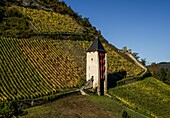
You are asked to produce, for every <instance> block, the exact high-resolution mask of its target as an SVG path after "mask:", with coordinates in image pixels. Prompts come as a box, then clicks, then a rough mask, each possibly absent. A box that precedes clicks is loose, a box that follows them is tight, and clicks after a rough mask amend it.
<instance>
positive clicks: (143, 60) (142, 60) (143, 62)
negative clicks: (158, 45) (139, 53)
mask: <svg viewBox="0 0 170 118" xmlns="http://www.w3.org/2000/svg"><path fill="white" fill-rule="evenodd" d="M140 62H141V63H142V64H143V65H144V66H146V58H144V59H141V61H140Z"/></svg>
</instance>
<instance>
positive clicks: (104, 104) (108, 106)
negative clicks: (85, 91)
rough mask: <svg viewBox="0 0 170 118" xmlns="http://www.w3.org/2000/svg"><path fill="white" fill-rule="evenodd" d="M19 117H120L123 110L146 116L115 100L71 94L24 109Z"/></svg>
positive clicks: (133, 114) (134, 117) (132, 114)
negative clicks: (23, 113)
mask: <svg viewBox="0 0 170 118" xmlns="http://www.w3.org/2000/svg"><path fill="white" fill-rule="evenodd" d="M26 111H27V112H28V114H27V115H25V116H22V117H21V118H38V117H41V118H49V117H50V118H122V113H123V111H127V113H128V114H129V115H130V116H132V117H133V118H146V117H145V116H144V115H141V114H139V113H137V112H134V111H132V110H131V109H129V108H127V107H125V106H124V105H122V104H121V103H119V102H118V101H117V100H114V99H110V98H108V97H100V96H94V95H92V96H80V95H73V96H67V97H65V98H62V99H58V100H56V101H53V102H51V103H47V104H44V105H41V106H36V107H32V108H29V109H26Z"/></svg>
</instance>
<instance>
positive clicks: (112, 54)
mask: <svg viewBox="0 0 170 118" xmlns="http://www.w3.org/2000/svg"><path fill="white" fill-rule="evenodd" d="M78 43H79V44H80V45H81V46H82V48H83V49H84V50H87V49H88V48H89V47H90V45H91V44H92V41H91V42H88V41H78ZM103 46H104V48H105V50H106V51H107V61H108V62H107V63H108V72H109V73H113V72H119V71H126V72H127V77H130V76H135V75H139V74H141V73H142V72H143V71H144V70H143V69H142V68H140V67H138V66H137V65H135V64H134V63H132V62H130V61H129V60H127V59H125V58H124V57H122V56H120V55H119V54H118V53H117V52H116V51H115V50H113V49H112V48H110V47H109V46H108V44H107V43H103Z"/></svg>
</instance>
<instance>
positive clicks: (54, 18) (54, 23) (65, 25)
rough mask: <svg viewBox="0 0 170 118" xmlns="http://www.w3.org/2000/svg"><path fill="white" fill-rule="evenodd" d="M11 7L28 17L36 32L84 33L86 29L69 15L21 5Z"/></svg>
mask: <svg viewBox="0 0 170 118" xmlns="http://www.w3.org/2000/svg"><path fill="white" fill-rule="evenodd" d="M10 9H17V10H19V12H20V13H22V14H23V15H24V16H25V17H28V18H27V19H28V20H29V23H30V25H31V26H30V27H31V29H33V31H34V33H36V34H55V33H73V34H82V33H83V30H84V29H83V27H81V26H80V25H78V24H77V23H76V22H75V21H74V20H73V19H72V18H71V17H70V16H68V15H62V14H59V13H54V12H48V11H44V10H38V9H31V8H25V7H19V6H12V7H11V8H10Z"/></svg>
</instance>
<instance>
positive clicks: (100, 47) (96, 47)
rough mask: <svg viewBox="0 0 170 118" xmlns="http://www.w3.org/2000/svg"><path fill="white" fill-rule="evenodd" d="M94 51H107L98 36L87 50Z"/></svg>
mask: <svg viewBox="0 0 170 118" xmlns="http://www.w3.org/2000/svg"><path fill="white" fill-rule="evenodd" d="M94 51H98V52H104V53H106V50H105V49H104V47H103V45H102V43H101V42H100V40H99V38H98V37H97V38H96V39H95V40H94V41H93V43H92V45H91V46H90V48H89V49H88V50H87V52H94Z"/></svg>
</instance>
